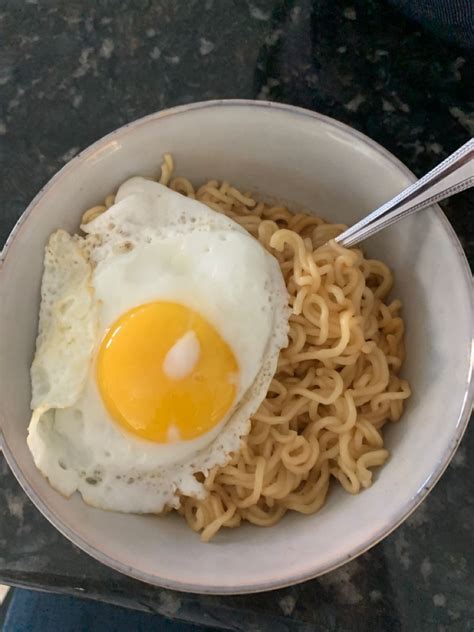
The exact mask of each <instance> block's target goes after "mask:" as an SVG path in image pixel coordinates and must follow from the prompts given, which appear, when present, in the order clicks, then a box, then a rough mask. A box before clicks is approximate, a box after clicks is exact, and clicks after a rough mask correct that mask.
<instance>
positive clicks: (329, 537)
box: [0, 101, 473, 593]
mask: <svg viewBox="0 0 474 632" xmlns="http://www.w3.org/2000/svg"><path fill="white" fill-rule="evenodd" d="M163 152H172V153H173V156H174V158H175V160H176V164H177V170H178V172H179V173H181V174H183V175H186V176H188V177H189V178H191V179H192V180H193V181H195V182H202V181H203V180H205V179H206V178H210V177H214V178H218V179H221V178H225V179H227V180H230V181H232V182H233V183H235V184H236V185H238V186H240V187H243V188H244V189H253V190H256V191H261V192H263V193H266V194H270V195H272V196H275V197H277V198H281V199H283V200H291V201H293V202H295V203H297V204H300V205H303V206H305V207H307V208H309V209H312V210H313V211H314V212H315V213H318V214H321V215H322V216H324V217H326V218H328V219H329V220H334V221H338V222H340V221H342V222H345V223H347V224H351V223H353V222H355V221H356V220H357V219H359V218H360V217H361V216H363V215H364V214H365V213H367V212H368V211H369V210H371V209H373V208H375V207H376V206H378V205H379V204H380V203H381V202H384V201H385V200H387V199H388V198H390V197H392V196H393V195H394V194H395V193H397V192H399V191H400V190H401V189H403V188H404V187H405V186H406V185H408V184H409V183H410V182H412V181H413V180H414V176H413V175H412V174H411V173H410V172H409V171H408V170H407V169H406V168H405V167H404V166H403V165H402V164H401V163H400V162H398V161H397V160H396V159H395V158H394V157H393V156H391V155H390V154H389V153H388V152H387V151H385V150H384V149H382V148H381V147H380V146H379V145H377V144H376V143H374V142H372V141H371V140H370V139H368V138H366V137H365V136H363V135H361V134H359V133H357V132H355V131H354V130H352V129H350V128H349V127H346V126H345V125H342V124H341V123H338V122H336V121H333V120H331V119H329V118H327V117H324V116H320V115H318V114H315V113H312V112H308V111H305V110H301V109H298V108H294V107H289V106H284V105H277V104H271V103H263V102H245V101H223V102H222V101H219V102H209V103H198V104H194V105H187V106H183V107H178V108H175V109H172V110H168V111H165V112H160V113H158V114H153V115H151V116H149V117H146V118H144V119H141V120H139V121H136V122H135V123H132V124H130V125H126V126H125V127H123V128H121V129H119V130H117V131H116V132H113V133H112V134H109V135H108V136H106V137H105V138H103V139H102V140H100V141H98V142H97V143H95V144H94V145H92V146H91V147H89V149H87V150H85V151H84V152H82V153H81V154H80V155H79V156H77V157H76V158H74V160H72V161H71V162H70V163H69V164H67V165H66V166H65V167H64V169H62V170H61V171H60V172H59V173H58V174H57V175H56V176H55V177H54V178H53V179H52V180H51V181H50V182H49V183H48V184H47V185H46V187H45V188H44V189H43V190H42V191H41V192H40V193H39V194H38V195H37V197H36V198H35V199H34V200H33V202H32V203H31V204H30V206H29V207H28V209H27V210H26V211H25V213H24V215H23V216H22V217H21V219H20V221H19V222H18V225H17V226H16V227H15V229H14V231H13V233H12V235H11V237H10V239H9V241H8V243H7V245H6V247H5V249H4V261H3V266H2V269H1V275H0V299H1V308H0V309H1V312H0V326H1V333H0V363H1V364H0V370H1V389H2V393H1V397H0V407H1V408H0V412H1V433H0V438H1V442H2V446H3V450H4V452H5V456H6V458H7V460H8V462H9V464H10V466H11V468H12V470H13V472H14V473H15V475H16V476H17V478H18V480H19V481H20V483H21V485H22V486H23V488H24V489H25V491H26V493H27V494H28V495H29V496H30V498H31V499H32V500H33V502H34V503H35V504H36V506H37V507H38V508H39V509H40V511H41V512H42V513H43V514H44V515H45V516H46V517H47V518H48V519H49V520H50V521H51V522H52V523H53V524H54V525H55V526H56V527H57V528H58V529H59V530H60V531H61V532H62V533H63V534H64V535H65V536H66V537H67V538H69V539H70V540H71V541H72V542H74V543H75V544H76V545H78V546H79V547H81V548H82V549H83V550H84V551H86V552H87V553H89V554H90V555H92V556H93V557H95V558H97V559H98V560H100V561H101V562H104V563H105V564H108V565H110V566H112V567H113V568H115V569H117V570H119V571H121V572H123V573H126V574H128V575H131V576H133V577H136V578H138V579H141V580H143V581H146V582H150V583H152V584H157V585H160V586H166V587H169V588H174V589H177V590H185V591H193V592H202V593H243V592H252V591H260V590H268V589H271V588H276V587H280V586H284V585H288V584H292V583H296V582H300V581H303V580H305V579H309V578H312V577H315V576H317V575H320V574H322V573H325V572H327V571H329V570H331V569H334V568H335V567H337V566H339V565H340V564H343V563H344V562H347V561H348V560H351V559H352V558H354V557H355V556H357V555H359V554H360V553H362V552H363V551H365V550H366V549H368V548H369V547H371V546H372V545H374V544H375V543H376V542H378V541H379V540H380V539H381V538H383V537H384V536H386V535H387V534H388V533H390V532H391V531H392V530H393V529H394V528H395V527H396V526H397V525H399V524H400V523H401V522H402V521H403V520H404V519H405V518H406V517H407V516H408V515H409V514H410V512H411V511H413V509H414V508H415V507H416V506H417V505H418V504H419V503H420V502H421V501H422V500H423V498H425V496H426V495H427V493H428V492H429V491H430V489H431V488H432V487H433V485H434V484H435V483H436V481H437V479H438V478H439V476H440V475H441V473H442V472H443V470H444V469H445V467H446V466H447V464H448V462H449V460H450V459H451V457H452V456H453V454H454V451H455V450H456V447H457V445H458V443H459V441H460V439H461V436H462V434H463V431H464V429H465V426H466V424H467V420H468V415H469V412H470V409H471V401H472V399H471V397H472V391H471V390H470V378H471V343H472V321H473V318H472V314H473V310H472V302H471V301H472V296H471V277H470V274H469V269H468V266H467V263H466V260H465V258H464V255H463V252H462V249H461V246H460V244H459V242H458V240H457V238H456V236H455V234H454V232H453V230H452V228H451V226H450V225H449V224H448V222H447V220H446V218H445V217H444V215H443V214H442V212H441V211H440V209H439V208H437V207H436V208H432V209H430V210H428V211H425V212H423V213H420V214H417V215H415V216H412V217H410V218H408V219H405V220H404V221H403V222H401V223H399V224H397V225H395V226H393V227H392V228H390V229H387V230H386V231H384V232H383V233H381V234H379V235H378V236H376V237H375V238H372V240H370V241H369V242H367V244H366V248H367V250H368V252H369V253H370V254H371V255H373V256H374V257H379V258H381V259H383V260H384V261H386V262H387V263H388V264H389V265H390V266H391V267H392V268H393V269H394V271H395V276H396V286H395V289H394V294H395V295H397V296H399V297H400V298H401V299H402V300H403V304H404V317H405V319H406V323H407V340H406V342H407V350H408V356H407V361H406V364H405V367H404V375H405V376H406V377H407V378H408V379H409V381H410V383H411V386H412V389H413V395H412V397H411V399H410V400H409V403H408V406H407V409H406V412H405V415H404V416H403V418H402V420H401V421H400V422H399V423H398V424H394V425H392V426H391V427H389V428H388V429H387V431H386V433H385V437H386V443H387V445H388V447H389V449H390V450H391V453H392V456H391V458H390V460H389V461H388V462H387V464H386V465H385V466H384V467H383V468H381V469H380V470H379V471H378V472H377V475H376V481H375V484H374V485H373V486H372V487H371V488H370V489H368V490H366V491H364V492H362V493H361V494H360V495H358V496H350V495H348V494H345V493H344V492H343V491H342V490H341V489H337V488H336V486H334V489H332V491H331V493H330V495H329V499H328V502H327V503H326V505H325V506H324V507H323V509H322V510H321V511H320V512H319V513H317V514H315V515H313V516H301V515H298V514H294V513H292V514H289V515H287V516H286V517H285V518H284V519H283V520H282V521H281V522H280V523H279V524H278V525H276V526H274V527H272V528H271V529H260V528H257V527H253V526H250V525H244V526H242V527H241V528H239V529H235V530H224V531H223V532H221V533H219V535H218V537H217V538H216V539H215V540H214V541H213V542H212V543H211V544H202V543H201V542H200V540H199V537H198V536H197V535H196V534H195V533H193V532H192V531H191V530H190V529H189V528H188V527H187V526H186V524H185V523H184V521H183V520H182V519H181V518H179V517H178V516H176V515H172V516H167V517H165V518H155V517H144V516H136V515H123V514H115V513H108V512H105V511H100V510H97V509H93V508H92V507H88V506H87V505H85V504H84V503H83V502H82V501H81V499H80V497H78V495H74V496H73V497H72V498H71V499H70V500H66V499H64V498H63V497H62V496H60V495H59V494H58V493H56V492H55V491H54V490H53V489H52V488H51V487H50V486H49V485H48V483H47V482H46V481H45V480H44V479H43V477H42V476H41V474H40V473H39V472H38V471H37V470H36V468H35V466H34V464H33V461H32V458H31V456H30V453H29V451H28V449H27V446H26V429H27V425H28V420H29V416H30V411H29V400H30V381H29V367H30V364H31V360H32V356H33V350H34V343H35V336H36V327H37V313H38V306H39V289H40V281H41V274H42V259H43V247H44V244H45V242H46V240H47V238H48V236H49V234H50V233H51V232H52V231H53V230H55V229H56V228H59V227H62V228H65V229H67V230H69V231H75V230H76V229H77V227H78V221H79V217H80V215H81V213H82V212H83V210H84V209H85V208H87V207H88V206H92V205H94V204H96V203H97V202H98V201H99V200H101V199H103V197H104V196H105V195H106V194H107V193H108V192H110V191H113V190H114V189H115V188H116V187H117V185H119V184H120V183H121V182H122V181H123V180H125V179H126V178H128V177H130V176H132V175H135V174H145V175H146V174H149V175H151V174H156V173H157V168H158V165H159V164H160V161H161V156H162V153H163Z"/></svg>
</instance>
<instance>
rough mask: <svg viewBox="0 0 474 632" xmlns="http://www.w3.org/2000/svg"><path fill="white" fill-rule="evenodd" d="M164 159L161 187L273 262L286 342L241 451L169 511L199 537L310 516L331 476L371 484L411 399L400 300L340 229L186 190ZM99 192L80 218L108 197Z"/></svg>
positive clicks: (214, 185)
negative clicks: (253, 241) (389, 429)
mask: <svg viewBox="0 0 474 632" xmlns="http://www.w3.org/2000/svg"><path fill="white" fill-rule="evenodd" d="M173 168H174V165H173V159H172V157H171V156H170V155H169V154H166V155H165V156H164V162H163V165H162V168H161V177H160V180H159V181H160V182H161V183H162V184H165V185H167V186H170V187H171V188H172V189H174V190H176V191H179V192H180V193H182V194H184V195H187V196H189V197H193V198H195V199H197V200H199V201H201V202H203V203H205V204H206V205H207V206H209V207H211V208H212V209H214V210H216V211H218V212H220V213H224V214H225V215H227V216H229V217H231V218H233V219H234V220H235V221H236V222H238V223H239V224H240V225H241V226H243V227H244V228H246V229H247V230H248V231H249V232H250V233H251V234H252V235H253V236H254V237H256V238H257V239H258V240H259V241H260V243H261V244H262V245H263V246H264V247H265V248H266V249H267V250H268V251H269V252H271V253H272V254H273V255H274V256H275V257H276V258H277V260H278V261H279V263H280V266H281V270H282V273H283V276H284V278H285V281H286V285H287V288H288V292H289V295H290V305H291V306H292V308H293V313H292V315H291V317H290V330H289V345H288V347H287V348H286V349H283V350H282V351H281V353H280V358H279V362H278V368H277V372H276V374H275V376H274V379H273V381H272V383H271V386H270V388H269V391H268V394H267V397H266V399H265V400H264V402H263V403H262V404H261V406H260V408H259V410H258V411H257V413H255V415H254V416H253V417H252V424H251V430H250V432H249V434H248V435H247V436H246V437H244V438H243V439H242V443H241V449H240V451H239V452H238V453H236V454H234V455H233V457H232V459H231V460H230V461H229V463H228V464H227V465H226V466H224V467H215V468H213V469H212V470H211V471H210V472H209V473H208V474H207V476H206V477H205V479H204V486H205V488H206V490H207V491H208V495H207V497H206V498H205V499H204V500H199V499H196V498H190V497H184V496H183V497H182V499H181V508H180V513H182V514H183V515H184V517H185V518H186V520H187V522H188V524H189V525H190V526H191V528H192V529H194V530H195V531H200V532H201V538H202V539H203V540H204V541H209V540H210V539H211V538H212V537H213V536H214V535H215V534H216V533H217V531H218V530H219V529H220V528H221V527H237V526H239V525H240V523H241V521H242V520H247V521H249V522H251V523H253V524H256V525H259V526H265V527H268V526H271V525H273V524H275V523H276V522H278V521H279V520H280V519H281V518H282V517H283V515H284V514H285V513H286V512H287V511H288V510H293V511H298V512H300V513H303V514H310V513H314V512H315V511H317V510H318V509H320V508H321V506H322V505H323V504H324V501H325V499H326V496H327V493H328V488H329V483H330V480H331V477H332V478H334V479H337V480H338V481H339V483H340V484H341V485H342V487H343V488H344V489H345V490H346V491H347V492H349V493H351V494H356V493H358V492H359V491H360V490H361V489H363V488H366V487H369V486H370V485H371V484H372V477H373V473H372V468H374V467H376V466H379V465H382V464H383V463H384V462H385V461H386V460H387V458H388V456H389V453H388V450H386V449H385V448H384V442H383V435H382V427H383V426H384V424H385V423H386V422H387V421H398V420H399V419H400V417H401V415H402V412H403V402H404V400H405V399H406V398H407V397H409V395H410V387H409V385H408V383H407V382H406V381H405V380H403V379H401V378H400V377H399V376H398V373H399V370H400V367H401V365H402V363H403V359H404V356H405V350H404V340H403V338H404V323H403V320H402V318H401V317H400V315H399V314H400V309H401V303H400V301H399V300H392V301H390V302H387V303H386V302H385V300H386V299H387V296H388V293H389V292H390V289H391V287H392V281H393V279H392V274H391V272H390V270H389V269H388V268H387V266H385V265H384V264H383V263H382V262H380V261H376V260H372V259H366V258H365V257H364V255H363V253H362V251H361V250H358V249H347V248H343V247H342V246H339V245H338V244H337V243H336V242H334V241H331V240H332V239H333V238H334V237H335V236H336V235H338V234H339V233H340V232H341V231H342V230H344V228H345V226H344V225H342V224H328V223H326V222H324V220H322V219H320V218H318V217H314V216H312V215H307V214H304V213H291V212H290V211H289V210H288V209H287V208H285V207H284V206H272V205H269V204H266V203H264V202H262V201H258V200H256V199H254V198H253V197H252V196H251V194H250V193H241V192H240V191H238V190H237V189H235V188H234V187H232V186H231V185H230V184H229V183H227V182H223V183H221V184H220V183H218V182H217V181H216V180H210V181H209V182H207V183H206V184H204V185H203V186H201V187H200V188H198V189H197V190H195V189H194V187H193V185H192V184H191V182H189V180H187V179H186V178H182V177H178V178H172V172H173ZM113 201H114V197H113V195H109V196H107V198H106V200H105V202H104V204H103V205H102V206H96V207H94V208H92V209H90V210H88V211H86V213H85V214H84V216H83V222H85V223H86V222H87V221H91V220H92V219H93V218H94V217H97V215H99V214H100V213H102V212H104V211H105V210H106V209H107V208H108V207H109V206H111V204H113Z"/></svg>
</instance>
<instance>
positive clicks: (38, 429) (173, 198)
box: [28, 178, 288, 513]
mask: <svg viewBox="0 0 474 632" xmlns="http://www.w3.org/2000/svg"><path fill="white" fill-rule="evenodd" d="M83 229H84V231H85V232H86V233H87V234H88V237H87V238H86V239H85V240H84V241H83V242H81V240H79V241H78V240H75V241H74V243H73V241H72V238H70V239H71V248H72V247H73V246H74V248H76V250H77V245H78V246H79V248H81V249H82V253H83V257H84V261H85V262H86V265H87V266H89V268H90V275H87V274H84V275H83V277H84V278H83V279H82V282H83V287H82V293H79V295H80V296H86V295H87V296H89V297H90V295H91V291H92V296H93V304H92V305H89V306H88V307H87V308H84V310H83V311H82V313H81V317H82V321H80V322H77V310H76V311H75V312H72V313H71V322H70V323H67V325H68V327H69V328H70V329H71V330H72V331H75V332H76V334H75V339H76V338H77V339H78V341H79V345H80V341H81V336H84V332H85V331H87V332H90V331H93V330H94V331H96V334H95V339H94V345H93V348H92V349H90V351H89V358H88V359H87V360H88V361H86V362H85V364H86V365H87V371H86V374H84V366H83V365H84V362H82V365H81V369H82V371H80V370H78V369H77V367H76V370H69V373H68V380H69V384H64V385H63V388H62V399H61V390H60V392H59V394H58V393H55V397H54V398H53V399H54V401H53V402H52V403H51V402H50V401H49V400H50V399H51V398H50V397H49V395H50V394H51V393H50V392H49V393H48V392H46V393H45V392H44V388H43V390H42V391H41V393H42V396H41V397H39V398H38V397H37V398H36V399H35V401H34V402H33V407H34V408H35V412H34V414H33V417H32V422H31V424H30V428H29V438H28V444H29V447H30V450H31V452H32V454H33V457H34V459H35V463H36V465H37V466H38V468H39V469H40V470H41V471H42V472H43V474H44V475H45V476H47V477H48V479H49V481H50V483H51V484H52V486H53V487H55V488H56V489H58V490H59V491H60V492H61V493H63V494H64V495H66V496H69V495H71V494H72V493H73V492H74V491H75V490H79V491H80V492H81V494H82V496H83V498H84V500H85V501H86V502H88V503H90V504H92V505H95V506H98V507H102V508H105V509H114V510H119V511H126V512H137V513H148V512H160V511H162V509H163V508H164V506H165V505H168V506H177V504H178V502H179V501H178V492H181V493H183V494H186V495H191V496H196V497H202V496H203V494H204V489H203V486H202V484H201V483H199V482H198V481H197V480H196V478H195V476H194V475H195V473H197V472H204V473H207V471H208V470H209V469H210V468H211V467H213V466H215V465H223V464H225V463H226V462H227V461H228V459H229V458H230V455H231V453H232V452H234V451H236V450H238V449H239V445H240V438H241V437H242V436H243V435H245V434H246V433H247V432H248V430H249V417H250V415H251V414H252V413H253V412H255V410H256V409H257V408H258V406H259V404H260V403H261V401H262V400H263V399H264V397H265V395H266V392H267V389H268V386H269V383H270V381H271V378H272V376H273V374H274V372H275V369H276V362H277V358H278V353H279V351H280V349H281V348H282V347H283V346H285V345H286V343H287V329H288V307H287V305H288V296H287V291H286V287H285V284H284V280H283V277H282V275H281V271H280V268H279V265H278V263H277V261H276V259H274V258H273V257H272V256H271V255H269V254H268V253H267V252H266V251H265V250H264V249H263V247H262V246H261V245H260V244H259V243H258V242H257V241H256V240H255V239H253V238H252V237H251V236H250V235H249V234H248V233H247V232H246V231H245V230H244V229H242V228H241V227H240V226H239V225H238V224H236V223H235V222H233V221H232V220H231V219H229V218H227V217H225V216H224V215H221V214H219V213H216V212H214V211H212V210H211V209H209V208H208V207H206V206H205V205H203V204H201V203H199V202H196V201H195V200H190V199H188V198H185V197H184V196H182V195H180V194H178V193H175V192H173V191H171V190H170V189H168V188H166V187H163V186H161V185H159V184H157V183H154V182H151V181H148V180H145V179H143V178H132V179H131V180H129V181H128V182H127V183H125V184H124V185H122V187H121V188H120V189H119V191H118V194H117V198H116V203H115V205H114V206H112V207H111V208H110V209H109V210H108V211H107V212H106V213H104V214H103V215H101V216H99V217H98V218H97V219H96V220H94V221H93V222H91V223H90V224H87V225H86V226H84V227H83ZM63 249H64V246H63ZM66 250H67V248H66ZM76 256H77V252H76ZM55 261H56V265H53V266H49V268H45V275H44V278H43V288H46V287H47V288H54V287H55V279H56V278H58V279H61V278H63V277H64V272H63V266H64V265H70V257H69V258H68V257H67V256H65V257H64V260H61V257H56V260H55ZM81 267H83V266H82V262H81ZM76 285H77V284H76ZM77 291H78V288H77V287H75V286H73V285H71V286H68V283H67V281H66V283H63V284H62V286H61V292H62V294H64V296H60V297H59V298H58V296H57V292H56V294H55V296H54V297H53V298H51V300H49V299H48V301H47V302H48V304H51V303H53V304H57V303H58V300H59V301H60V302H61V301H64V300H65V297H66V298H67V296H70V295H71V294H72V295H77ZM43 295H44V293H43ZM43 300H45V298H44V296H43ZM155 300H166V301H174V302H179V303H181V304H183V305H186V306H188V307H189V308H191V309H193V310H196V311H197V312H199V313H200V314H201V315H202V316H203V317H205V318H206V319H207V320H208V321H209V322H211V323H212V324H213V325H214V326H215V328H216V329H217V330H218V331H219V333H220V334H221V336H222V337H223V338H224V339H225V340H226V341H227V343H228V344H229V345H230V347H231V348H232V350H233V352H234V355H235V356H236V358H237V361H238V364H239V379H238V383H237V394H236V399H235V402H234V406H233V408H232V410H231V411H230V412H229V414H228V415H227V416H226V417H225V418H224V419H223V420H222V421H221V423H220V424H218V426H216V427H214V428H213V429H212V430H211V431H209V432H208V433H206V434H205V435H202V436H201V437H198V438H197V439H194V440H192V441H177V442H173V443H168V444H157V443H154V442H151V441H146V440H143V439H140V438H138V437H136V436H134V435H132V434H130V433H128V432H126V431H125V430H123V429H122V428H120V427H119V426H118V425H117V424H116V423H115V422H114V421H113V420H112V419H111V418H110V417H109V415H108V413H107V411H106V410H105V407H104V405H103V403H102V400H101V397H100V394H99V392H98V389H97V385H96V378H95V356H96V353H97V350H98V346H99V345H100V341H101V340H102V338H103V336H104V334H105V332H106V331H107V329H108V328H109V327H110V326H111V325H112V323H113V322H115V320H116V319H117V318H118V317H120V316H121V315H122V314H123V313H124V312H126V311H128V310H129V309H131V308H133V307H136V306H138V305H141V304H143V303H147V302H150V301H155ZM87 314H88V317H87ZM85 315H86V318H85V320H86V322H85V323H84V322H83V321H84V317H85ZM43 320H44V319H43ZM94 323H96V326H95V325H94ZM62 324H63V325H64V322H63V323H62ZM58 325H59V323H58V322H57V321H55V320H54V319H53V320H52V321H51V319H50V321H49V322H48V326H47V328H46V329H47V340H46V342H45V340H44V338H45V333H44V327H43V330H42V333H41V334H40V336H41V337H42V345H40V346H38V347H37V355H36V357H35V360H34V363H33V367H34V370H33V369H32V382H33V390H35V383H36V382H37V380H38V377H37V376H38V375H40V374H41V373H43V374H44V372H45V370H46V372H47V371H51V367H52V366H53V367H54V368H56V369H57V370H60V369H59V367H57V366H56V364H55V362H56V363H57V356H54V355H53V358H56V359H55V360H54V361H51V357H52V356H51V354H52V353H53V354H54V350H57V345H58V343H59V342H60V340H61V339H60V334H59V331H60V328H59V326H58ZM79 345H77V346H78V347H79ZM87 348H89V347H87ZM83 355H84V352H83V351H82V356H83ZM82 356H81V357H82ZM71 389H72V391H73V392H74V393H76V395H75V399H74V401H72V402H71V398H70V397H68V392H70V390H71ZM36 390H37V391H38V389H36ZM78 392H79V394H77V393H78Z"/></svg>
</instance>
